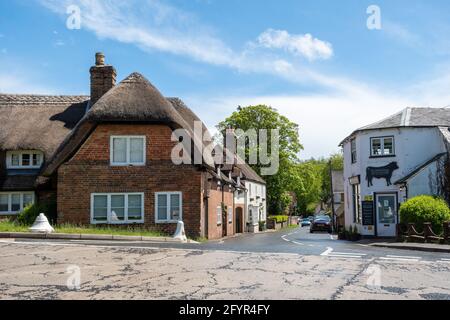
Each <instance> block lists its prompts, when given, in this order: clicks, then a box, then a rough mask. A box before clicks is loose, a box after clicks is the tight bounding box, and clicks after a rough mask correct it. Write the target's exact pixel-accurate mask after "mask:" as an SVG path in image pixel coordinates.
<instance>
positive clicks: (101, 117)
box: [86, 73, 186, 128]
mask: <svg viewBox="0 0 450 320" xmlns="http://www.w3.org/2000/svg"><path fill="white" fill-rule="evenodd" d="M86 119H87V120H91V121H95V122H121V121H126V122H145V123H163V124H168V125H170V126H171V127H172V128H184V127H186V123H185V121H184V119H183V118H182V117H181V116H180V114H179V113H178V112H177V111H176V110H175V108H174V106H173V105H172V104H171V103H170V102H169V101H168V100H167V99H166V98H164V96H163V95H162V94H161V93H160V92H159V91H158V89H156V88H155V87H154V86H153V85H152V84H151V83H150V82H149V81H148V80H147V79H146V78H144V76H142V75H141V74H139V73H132V74H131V75H129V76H128V77H127V78H126V79H124V80H123V81H122V82H120V83H119V84H118V85H117V86H115V87H114V88H112V89H111V90H109V91H108V92H107V93H106V94H105V95H104V96H103V97H101V98H100V100H98V102H97V103H96V104H95V105H94V106H93V107H92V108H91V109H90V110H89V112H88V113H87V115H86Z"/></svg>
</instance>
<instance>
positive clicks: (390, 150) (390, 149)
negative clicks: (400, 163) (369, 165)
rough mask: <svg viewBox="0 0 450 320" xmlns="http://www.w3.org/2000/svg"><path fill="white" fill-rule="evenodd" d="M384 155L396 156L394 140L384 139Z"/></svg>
mask: <svg viewBox="0 0 450 320" xmlns="http://www.w3.org/2000/svg"><path fill="white" fill-rule="evenodd" d="M384 154H385V155H391V154H394V140H393V139H392V138H385V139H384Z"/></svg>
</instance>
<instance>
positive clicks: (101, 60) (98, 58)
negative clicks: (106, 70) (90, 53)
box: [95, 52, 105, 66]
mask: <svg viewBox="0 0 450 320" xmlns="http://www.w3.org/2000/svg"><path fill="white" fill-rule="evenodd" d="M95 65H96V66H104V65H105V55H104V54H103V53H102V52H97V53H96V54H95Z"/></svg>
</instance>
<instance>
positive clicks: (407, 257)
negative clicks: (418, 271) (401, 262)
mask: <svg viewBox="0 0 450 320" xmlns="http://www.w3.org/2000/svg"><path fill="white" fill-rule="evenodd" d="M386 257H388V258H400V259H403V258H404V259H421V258H420V257H411V256H392V255H389V254H388V255H387V256H386Z"/></svg>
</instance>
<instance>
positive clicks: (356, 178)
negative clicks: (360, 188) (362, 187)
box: [349, 176, 361, 185]
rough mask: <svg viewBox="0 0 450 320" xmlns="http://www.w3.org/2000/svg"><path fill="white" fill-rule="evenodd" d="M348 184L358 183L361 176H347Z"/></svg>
mask: <svg viewBox="0 0 450 320" xmlns="http://www.w3.org/2000/svg"><path fill="white" fill-rule="evenodd" d="M349 181H350V184H351V185H354V184H360V183H361V176H354V177H351V178H349Z"/></svg>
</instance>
